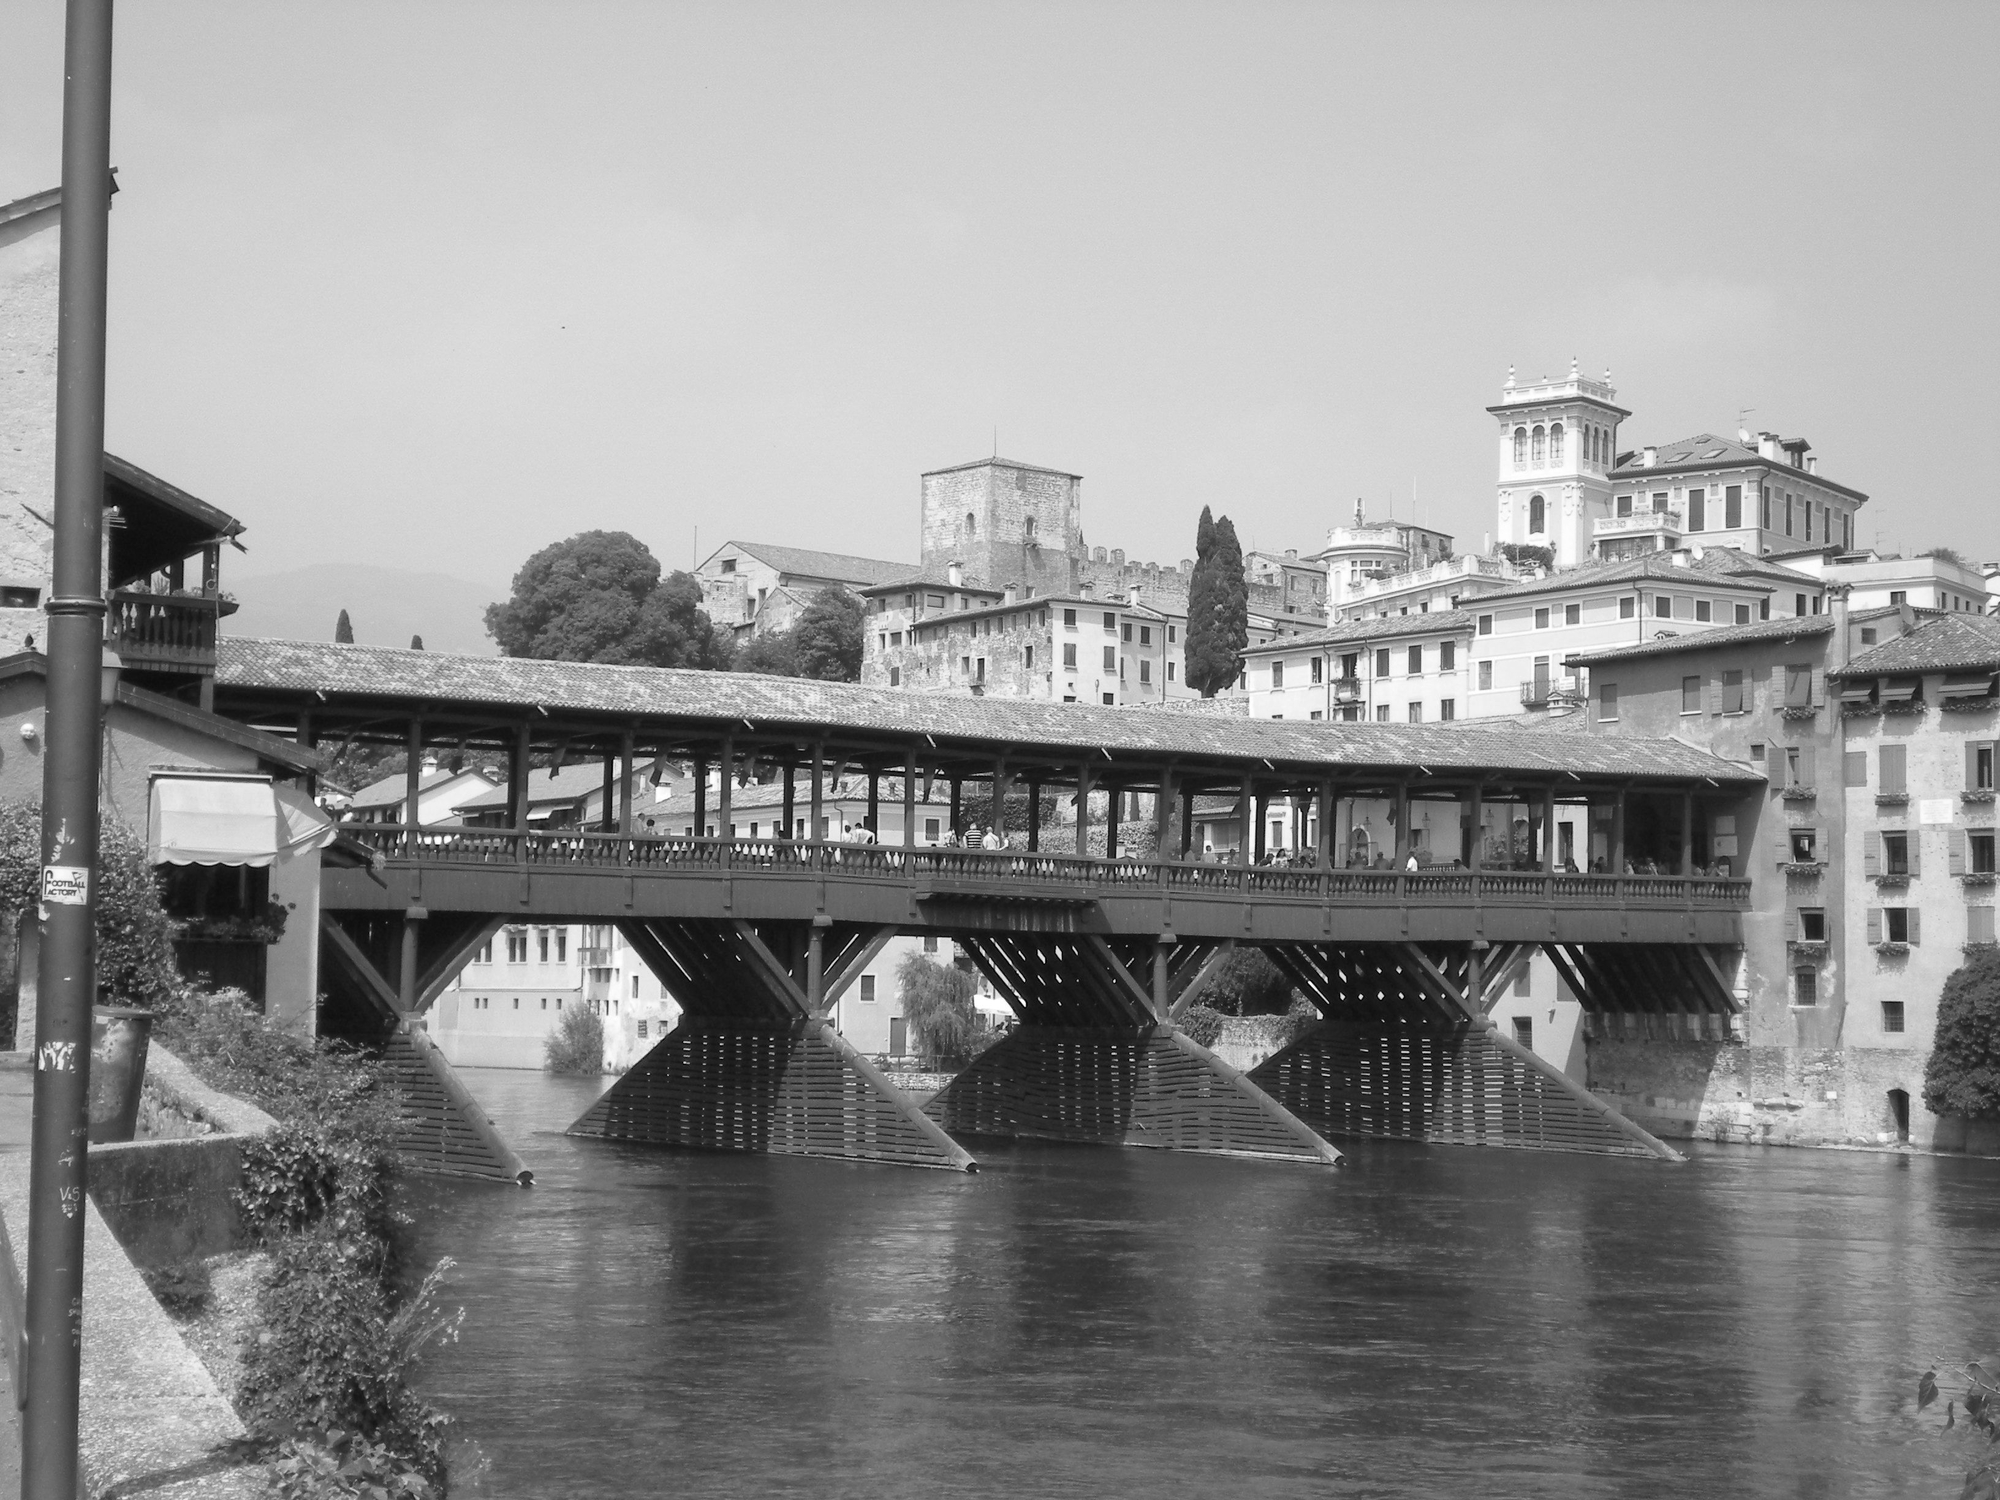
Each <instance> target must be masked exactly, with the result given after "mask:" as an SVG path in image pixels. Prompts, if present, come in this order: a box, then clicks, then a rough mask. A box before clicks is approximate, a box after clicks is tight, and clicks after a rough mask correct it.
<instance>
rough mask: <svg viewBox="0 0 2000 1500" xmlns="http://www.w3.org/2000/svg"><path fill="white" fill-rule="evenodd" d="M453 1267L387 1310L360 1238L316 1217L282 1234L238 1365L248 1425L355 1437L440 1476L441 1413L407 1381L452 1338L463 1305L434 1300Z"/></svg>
mask: <svg viewBox="0 0 2000 1500" xmlns="http://www.w3.org/2000/svg"><path fill="white" fill-rule="evenodd" d="M450 1265H451V1262H450V1261H440V1262H439V1263H438V1266H437V1269H435V1270H434V1271H432V1272H431V1274H430V1275H429V1276H427V1277H426V1278H425V1279H424V1282H423V1285H422V1286H421V1287H420V1288H419V1289H418V1290H417V1291H416V1292H415V1293H414V1294H412V1295H411V1296H409V1297H407V1298H405V1299H404V1301H403V1304H402V1306H401V1307H400V1308H396V1309H394V1310H393V1311H392V1310H391V1308H390V1305H389V1298H388V1294H387V1293H386V1292H385V1291H384V1289H383V1284H382V1277H381V1268H380V1265H379V1264H378V1263H377V1256H376V1252H375V1251H374V1250H373V1249H372V1248H371V1247H370V1246H369V1245H368V1243H367V1242H366V1241H357V1240H355V1239H354V1238H353V1237H351V1236H346V1235H343V1234H341V1233H339V1232H337V1231H336V1230H334V1229H333V1228H332V1227H331V1226H330V1225H329V1224H322V1225H321V1226H320V1227H318V1228H315V1229H314V1230H312V1231H311V1232H309V1233H306V1234H299V1235H294V1236H292V1237H290V1238H289V1239H286V1240H284V1241H282V1242H280V1244H279V1245H278V1247H277V1249H276V1250H275V1251H274V1252H273V1255H272V1265H271V1273H270V1276H269V1277H268V1279H267V1280H266V1281H265V1283H264V1287H263V1290H262V1291H261V1292H260V1293H259V1294H258V1299H257V1308H258V1313H259V1316H260V1319H261V1322H262V1324H263V1328H262V1331H261V1332H259V1334H258V1335H257V1338H256V1340H255V1341H254V1342H253V1343H251V1344H250V1345H249V1347H248V1350H247V1353H246V1355H245V1358H244V1361H243V1380H242V1384H241V1385H240V1387H239V1388H238V1396H237V1405H238V1407H239V1409H240V1410H241V1412H242V1415H243V1419H244V1425H245V1426H246V1427H248V1428H249V1429H250V1431H251V1433H252V1434H253V1435H254V1436H257V1437H261V1438H266V1439H273V1440H279V1441H283V1440H287V1439H292V1440H296V1439H299V1438H302V1437H312V1438H316V1439H317V1440H318V1441H319V1442H320V1443H321V1444H323V1445H324V1444H330V1443H331V1442H332V1441H333V1438H334V1434H336V1433H342V1434H344V1433H348V1432H353V1433H358V1434H360V1435H361V1436H362V1437H365V1438H366V1439H367V1440H368V1441H369V1442H370V1443H374V1444H380V1445H381V1446H382V1447H383V1448H386V1449H387V1450H388V1451H389V1452H390V1453H391V1454H393V1455H396V1456H398V1457H400V1458H402V1459H403V1460H405V1461H406V1462H407V1464H408V1466H409V1467H410V1468H411V1469H413V1470H414V1471H415V1472H416V1473H418V1474H420V1475H422V1476H424V1477H425V1478H426V1479H427V1480H431V1481H436V1480H437V1479H438V1478H440V1476H441V1475H442V1473H443V1463H444V1444H443V1428H444V1425H445V1419H444V1418H443V1417H442V1416H440V1415H439V1414H438V1413H437V1412H436V1411H435V1410H434V1409H433V1408H432V1407H431V1406H430V1404H429V1403H428V1402H426V1401H425V1400H423V1398H422V1397H420V1396H418V1395H417V1394H416V1392H415V1391H413V1390H411V1389H410V1386H409V1383H408V1379H407V1377H408V1373H409V1371H410V1368H411V1367H412V1366H413V1365H415V1364H416V1362H417V1361H418V1360H419V1359H420V1358H422V1357H423V1354H424V1353H425V1351H426V1350H428V1349H429V1348H431V1347H433V1346H434V1345H437V1344H442V1343H449V1342H451V1341H453V1340H454V1339H456V1338H457V1337H458V1327H459V1323H460V1322H461V1321H462V1319H463V1317H464V1313H463V1311H462V1310H461V1311H460V1312H458V1313H455V1314H450V1315H447V1314H444V1313H440V1312H439V1311H438V1310H437V1306H436V1300H437V1290H438V1286H439V1283H440V1282H441V1281H442V1279H443V1276H444V1273H445V1272H446V1271H447V1270H448V1269H449V1268H450ZM331 1493H335V1494H337V1493H339V1491H332V1492H331ZM363 1493H366V1492H365V1491H363Z"/></svg>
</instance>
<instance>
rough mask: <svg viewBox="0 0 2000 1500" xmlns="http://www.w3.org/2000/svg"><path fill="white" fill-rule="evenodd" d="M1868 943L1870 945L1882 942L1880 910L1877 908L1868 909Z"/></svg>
mask: <svg viewBox="0 0 2000 1500" xmlns="http://www.w3.org/2000/svg"><path fill="white" fill-rule="evenodd" d="M1868 941H1869V942H1871V943H1879V942H1881V941H1882V908H1881V907H1879V906H1871V907H1869V908H1868Z"/></svg>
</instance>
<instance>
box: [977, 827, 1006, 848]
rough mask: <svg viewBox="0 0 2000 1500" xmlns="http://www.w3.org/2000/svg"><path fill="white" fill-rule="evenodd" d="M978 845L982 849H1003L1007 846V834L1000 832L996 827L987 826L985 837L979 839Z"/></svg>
mask: <svg viewBox="0 0 2000 1500" xmlns="http://www.w3.org/2000/svg"><path fill="white" fill-rule="evenodd" d="M979 847H980V848H982V849H1005V848H1006V847H1007V835H1006V834H1004V833H1002V832H1001V831H1000V830H999V829H998V828H989V829H987V830H986V837H985V838H983V839H981V840H980V841H979Z"/></svg>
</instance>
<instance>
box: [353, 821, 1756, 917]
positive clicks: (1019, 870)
mask: <svg viewBox="0 0 2000 1500" xmlns="http://www.w3.org/2000/svg"><path fill="white" fill-rule="evenodd" d="M341 828H342V832H344V833H346V834H347V835H348V836H349V837H351V838H352V839H354V840H355V841H356V842H357V843H360V844H362V845H363V846H365V847H367V848H368V849H370V850H371V851H373V852H375V853H377V854H379V855H380V856H382V857H383V858H384V859H388V860H396V861H406V862H410V863H414V864H419V865H456V866H465V865H494V864H502V865H522V866H528V867H532V868H537V869H547V868H568V869H578V870H591V869H617V870H629V871H646V872H652V873H657V874H661V875H720V874H723V873H727V874H729V875H732V876H738V877H741V876H752V877H754V876H757V875H773V876H787V875H798V874H802V873H812V874H817V875H824V876H828V877H833V878H838V879H843V880H856V881H892V882H898V883H902V882H910V881H919V880H920V881H923V882H924V883H925V884H927V885H930V886H933V887H938V888H943V889H947V890H949V889H953V888H962V889H965V890H967V891H968V892H974V893H976V892H977V891H979V890H981V889H993V890H1010V889H1012V890H1020V889H1023V888H1037V889H1038V890H1039V891H1043V892H1046V893H1048V894H1052V895H1071V894H1076V893H1079V892H1100V891H1101V892H1105V893H1116V892H1120V891H1130V890H1135V889H1137V890H1144V889H1148V888H1152V889H1158V890H1160V891H1162V892H1164V893H1166V894H1169V895H1177V896H1178V895H1192V896H1201V895H1215V896H1222V895H1233V896H1236V897H1238V898H1241V899H1251V900H1271V901H1312V902H1332V901H1349V902H1359V903H1364V904H1371V905H1382V904H1398V903H1400V904H1411V903H1416V904H1427V905H1447V904H1454V905H1455V904H1465V905H1476V904H1480V903H1491V904H1495V905H1563V906H1572V905H1574V906H1603V907H1619V906H1628V905H1637V906H1646V907H1686V906H1691V905H1697V904H1698V905H1701V906H1703V907H1708V908H1716V907H1722V908H1736V909H1739V910H1747V909H1748V907H1749V904H1750V882H1749V881H1748V880H1740V879H1734V878H1728V877H1716V876H1702V875H1697V876H1682V875H1586V874H1570V873H1567V872H1557V873H1553V874H1551V873H1546V872H1543V871H1539V870H1465V869H1439V868H1435V867H1433V868H1430V869H1423V870H1408V871H1406V870H1359V869H1354V870H1349V869H1333V870H1329V869H1323V868H1320V867H1318V866H1315V865H1308V864H1290V865H1275V864H1274V865H1239V864H1209V863H1205V862H1201V861H1193V860H1171V859H1169V860H1160V859H1094V858H1087V857H1082V856H1078V855H1073V854H1045V853H1040V852H1036V851H1032V850H1023V849H1001V850H989V849H959V848H946V847H918V848H915V849H907V848H904V847H902V846H901V845H894V844H844V843H828V842H817V841H803V840H801V841H793V840H789V839H698V838H660V837H635V838H625V837H623V836H621V835H619V834H615V833H587V832H582V831H579V830H569V829H561V830H554V831H550V832H541V833H517V832H515V831H513V830H511V829H498V828H420V829H414V830H413V829H409V828H405V827H403V826H401V825H399V824H394V823H347V824H343V825H341Z"/></svg>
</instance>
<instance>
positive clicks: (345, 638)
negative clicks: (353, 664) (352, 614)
mask: <svg viewBox="0 0 2000 1500" xmlns="http://www.w3.org/2000/svg"><path fill="white" fill-rule="evenodd" d="M333 640H334V644H335V645H337V646H351V645H353V644H354V622H353V621H352V620H350V619H348V618H347V611H346V610H344V609H343V610H342V611H341V612H340V618H339V620H337V621H335V622H334V627H333Z"/></svg>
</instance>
